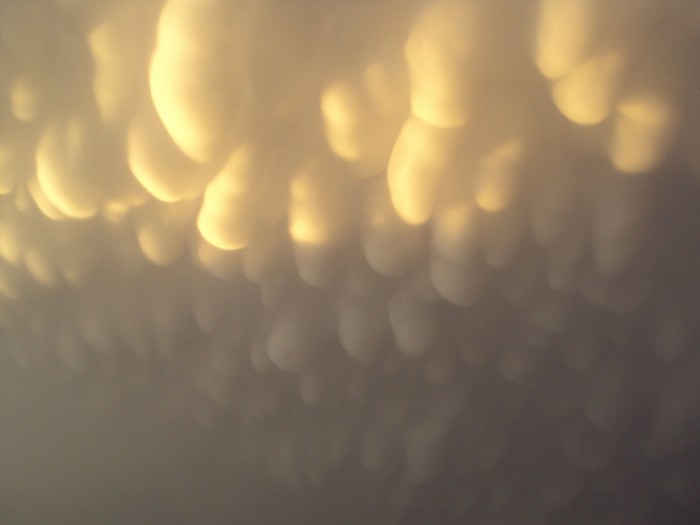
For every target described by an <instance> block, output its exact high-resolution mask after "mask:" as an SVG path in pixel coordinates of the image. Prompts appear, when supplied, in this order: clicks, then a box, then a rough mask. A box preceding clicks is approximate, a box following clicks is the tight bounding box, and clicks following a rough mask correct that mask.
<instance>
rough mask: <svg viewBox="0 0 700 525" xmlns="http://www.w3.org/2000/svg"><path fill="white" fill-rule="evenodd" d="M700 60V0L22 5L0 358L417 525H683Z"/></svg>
mask: <svg viewBox="0 0 700 525" xmlns="http://www.w3.org/2000/svg"><path fill="white" fill-rule="evenodd" d="M698 56H700V8H698V5H697V4H696V3H695V2H693V1H692V0H689V1H680V0H677V1H663V2H662V1H652V0H615V1H605V0H539V1H537V0H531V1H516V0H496V1H477V0H412V1H402V0H383V1H372V0H359V1H354V2H353V1H341V0H259V1H243V0H240V1H236V0H165V1H160V0H158V1H144V0H85V1H81V0H53V1H52V0H2V2H0V97H2V98H1V102H2V103H1V104H0V193H1V194H2V195H1V197H0V221H1V222H0V295H1V296H2V301H1V302H0V315H1V319H2V321H1V322H2V337H3V341H4V342H3V350H2V351H3V352H4V353H5V354H6V355H7V356H9V357H10V358H11V359H12V360H13V361H14V362H15V363H16V364H17V366H19V367H20V368H22V369H26V370H34V371H37V370H43V369H53V368H56V367H58V366H61V367H65V368H66V369H68V370H69V371H70V373H74V374H93V375H95V374H104V376H105V377H106V378H115V377H116V378H118V380H120V381H126V380H127V379H128V378H129V377H131V378H134V377H137V378H140V379H139V381H141V382H142V383H143V384H153V385H157V391H158V395H160V396H162V399H163V401H164V403H165V405H167V406H168V407H171V408H173V409H174V410H176V411H177V412H179V413H187V414H194V415H195V416H196V418H197V420H198V421H200V422H202V423H209V424H213V423H215V422H217V421H222V420H227V421H233V422H234V423H235V424H234V426H235V427H236V428H237V429H238V430H237V432H254V433H255V435H258V433H260V434H262V435H263V437H261V439H260V440H259V441H258V443H257V446H258V447H260V448H261V449H262V450H261V451H260V461H261V463H262V464H265V465H267V467H269V471H270V474H271V475H272V476H273V477H275V478H281V479H284V480H286V481H288V482H289V483H292V484H307V483H311V484H314V483H323V482H324V481H325V480H328V479H331V480H332V479H335V478H334V477H333V476H334V475H335V474H334V473H337V472H340V471H343V469H348V468H360V469H361V470H362V471H363V472H364V474H363V476H365V477H366V479H371V480H374V482H373V483H370V484H368V485H367V495H366V496H367V498H369V499H372V498H374V499H373V500H372V501H373V502H374V503H373V505H375V506H376V510H377V512H380V513H381V512H384V511H386V512H388V513H390V514H391V513H393V514H392V515H393V516H394V517H395V518H396V519H398V520H400V519H401V516H402V515H403V514H401V513H402V512H408V513H409V515H411V516H413V518H415V517H416V516H423V518H425V519H426V520H427V519H428V518H430V519H433V520H434V519H436V518H435V516H433V515H432V514H430V513H437V514H436V515H438V516H439V519H438V521H432V522H433V523H438V522H439V523H446V522H449V520H451V519H454V520H455V521H458V520H462V519H467V518H470V519H473V520H479V519H480V520H482V521H479V522H480V523H481V522H483V523H486V522H488V523H516V522H517V523H540V522H546V521H547V520H550V519H551V520H554V522H555V523H579V522H580V523H602V522H603V521H601V520H602V519H603V518H606V519H607V518H610V517H613V518H614V519H617V520H618V521H616V522H615V523H641V522H643V521H644V520H650V522H653V523H660V522H661V521H659V516H660V514H659V512H661V510H659V509H666V508H668V505H669V504H670V505H671V506H672V507H673V506H676V507H678V508H679V509H685V510H678V511H677V512H681V513H682V512H686V511H687V512H690V511H691V510H688V509H697V505H698V497H699V496H700V490H699V488H698V487H700V476H699V475H698V469H697V468H696V467H697V465H698V460H699V459H700V453H699V451H698V448H697V444H698V442H700V441H698V440H699V438H700V353H698V349H697V346H698V334H697V324H698V321H700V317H699V310H698V302H699V296H700V250H699V249H698V239H699V238H700V237H699V236H700V190H699V189H698V180H699V177H700V91H698V89H699V88H700V62H699V61H698ZM135 388H136V387H135ZM260 429H267V430H269V432H267V433H261V432H260ZM689 458H690V459H689ZM693 458H694V460H693ZM329 482H330V481H329ZM377 487H380V488H377ZM389 493H390V494H391V497H388V498H383V497H378V496H377V494H389ZM358 497H360V496H358ZM669 502H670V503H669ZM674 512H675V511H674ZM421 513H423V514H421ZM681 515H682V514H681ZM431 516H432V518H431ZM413 518H412V519H413ZM489 520H495V521H489ZM499 520H500V521H499ZM528 520H530V521H528ZM576 520H581V521H576ZM425 522H426V523H427V522H428V521H425Z"/></svg>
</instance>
